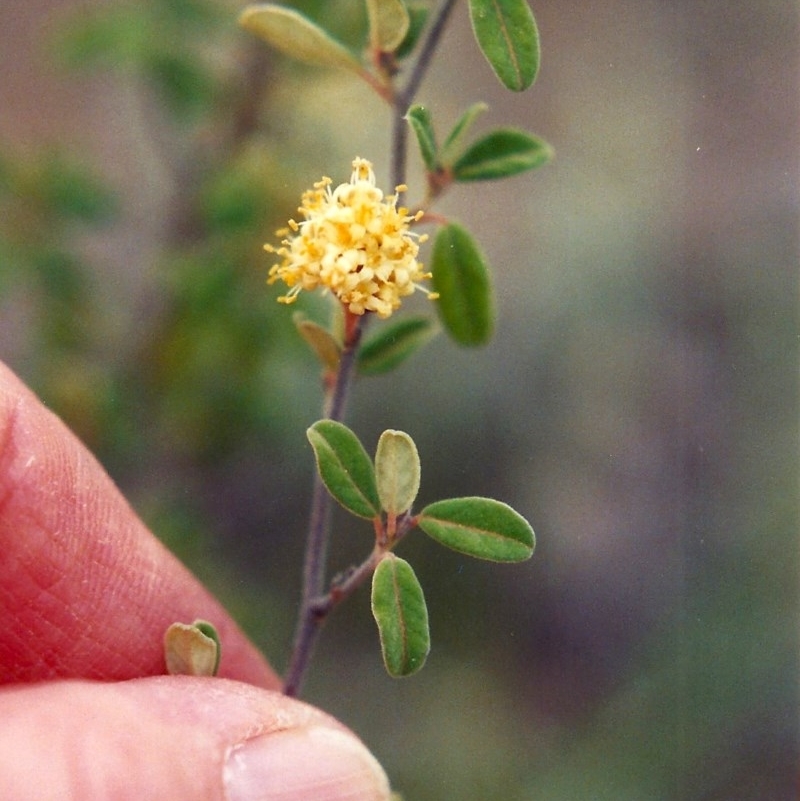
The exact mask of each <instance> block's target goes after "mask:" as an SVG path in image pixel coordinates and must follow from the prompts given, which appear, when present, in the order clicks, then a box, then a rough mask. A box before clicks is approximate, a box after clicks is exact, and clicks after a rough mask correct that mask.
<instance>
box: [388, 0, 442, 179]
mask: <svg viewBox="0 0 800 801" xmlns="http://www.w3.org/2000/svg"><path fill="white" fill-rule="evenodd" d="M456 2H457V0H443V2H442V4H441V5H440V6H439V8H438V9H437V11H436V16H435V17H434V20H433V22H432V23H431V27H430V28H429V29H428V34H427V36H426V37H425V41H424V42H423V43H422V46H421V48H420V51H419V55H418V56H417V60H416V61H415V62H414V66H413V67H412V69H411V74H410V75H409V76H408V80H407V81H406V84H405V86H404V87H403V89H402V90H401V91H400V92H398V93H397V94H396V95H395V97H394V107H393V109H392V180H393V181H394V184H393V185H394V186H400V185H401V184H404V183H405V176H406V156H407V152H408V147H407V143H408V125H407V124H406V120H405V116H406V112H407V111H408V108H409V106H410V105H411V103H412V101H413V100H414V98H415V97H416V94H417V92H418V91H419V87H420V85H421V84H422V80H423V78H424V77H425V73H426V72H427V71H428V68H429V67H430V65H431V60H432V59H433V54H434V53H435V52H436V47H437V46H438V44H439V40H440V39H441V38H442V34H443V33H444V29H445V26H446V25H447V20H448V19H449V18H450V12H451V11H452V10H453V8H454V7H455V4H456Z"/></svg>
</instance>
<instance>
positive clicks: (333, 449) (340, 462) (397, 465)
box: [306, 420, 420, 520]
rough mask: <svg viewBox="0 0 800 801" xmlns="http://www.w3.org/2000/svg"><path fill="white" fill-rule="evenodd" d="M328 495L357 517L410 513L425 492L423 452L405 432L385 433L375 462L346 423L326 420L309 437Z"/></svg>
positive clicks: (313, 429) (318, 423)
mask: <svg viewBox="0 0 800 801" xmlns="http://www.w3.org/2000/svg"><path fill="white" fill-rule="evenodd" d="M306 435H307V437H308V440H309V442H310V443H311V447H312V448H313V449H314V456H315V457H316V460H317V469H318V470H319V474H320V477H321V478H322V481H323V483H324V484H325V486H326V488H327V489H328V492H330V494H331V495H332V496H333V497H334V498H335V499H336V500H337V501H338V502H339V503H340V504H341V505H342V506H343V507H344V508H345V509H347V510H348V511H349V512H351V513H352V514H354V515H356V517H364V518H367V519H368V520H374V519H375V518H379V517H380V515H381V513H382V512H387V513H388V514H392V515H398V514H401V513H403V512H406V511H408V510H409V509H410V508H411V505H412V504H413V503H414V499H415V498H416V497H417V492H418V491H419V481H420V464H419V455H418V454H417V447H416V445H415V444H414V441H413V440H412V439H411V437H409V436H408V434H405V433H404V432H402V431H392V430H388V431H384V432H383V434H381V437H380V439H379V441H378V448H377V450H376V452H375V463H374V464H373V462H372V460H371V459H370V458H369V455H368V454H367V452H366V450H364V446H363V445H362V444H361V442H360V440H359V439H358V437H356V435H355V434H354V433H353V432H352V431H351V430H350V429H349V428H348V427H347V426H345V425H343V424H342V423H337V422H335V421H334V420H320V421H318V422H316V423H314V425H313V426H311V428H309V429H308V431H307V432H306Z"/></svg>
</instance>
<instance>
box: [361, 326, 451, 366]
mask: <svg viewBox="0 0 800 801" xmlns="http://www.w3.org/2000/svg"><path fill="white" fill-rule="evenodd" d="M437 328H438V326H437V325H436V323H435V322H434V321H433V320H431V319H430V317H403V318H401V319H399V320H397V321H396V322H394V323H387V324H386V325H384V326H383V327H382V328H381V329H380V330H379V331H378V333H377V334H375V335H374V336H372V337H371V338H370V339H368V340H367V341H366V342H365V343H364V344H363V345H362V346H361V348H360V349H359V352H358V372H359V374H360V375H379V374H380V373H388V372H389V371H390V370H393V369H394V368H395V367H397V366H398V365H399V364H401V363H402V362H404V361H405V360H406V359H407V358H408V357H409V356H410V355H411V354H412V353H415V352H416V351H417V350H419V348H421V347H422V346H423V345H424V344H425V343H426V342H428V340H430V339H431V338H432V337H433V336H434V335H435V334H436V331H437Z"/></svg>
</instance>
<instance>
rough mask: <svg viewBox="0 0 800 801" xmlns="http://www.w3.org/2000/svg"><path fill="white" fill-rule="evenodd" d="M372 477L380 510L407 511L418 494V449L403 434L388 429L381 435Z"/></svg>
mask: <svg viewBox="0 0 800 801" xmlns="http://www.w3.org/2000/svg"><path fill="white" fill-rule="evenodd" d="M375 475H376V477H377V482H378V497H380V499H381V506H382V507H383V510H384V511H385V512H388V513H389V514H394V515H399V514H401V513H402V512H406V511H408V510H409V509H410V508H411V504H413V503H414V499H415V498H416V497H417V493H418V492H419V479H420V464H419V454H418V453H417V446H416V445H415V444H414V440H413V439H411V437H410V436H409V435H408V434H406V433H405V432H404V431H393V430H392V429H387V430H386V431H384V432H383V434H381V436H380V439H379V440H378V448H377V450H376V451H375Z"/></svg>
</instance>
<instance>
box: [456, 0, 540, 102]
mask: <svg viewBox="0 0 800 801" xmlns="http://www.w3.org/2000/svg"><path fill="white" fill-rule="evenodd" d="M469 15H470V19H471V20H472V29H473V31H474V33H475V39H476V40H477V42H478V46H479V47H480V49H481V52H482V53H483V55H484V56H485V57H486V60H487V61H488V62H489V66H491V68H492V69H493V70H494V73H495V75H497V77H498V78H499V79H500V82H501V83H502V84H503V85H504V86H506V87H507V88H508V89H511V90H512V91H515V92H521V91H522V90H523V89H527V88H528V87H529V86H530V85H531V84H532V83H533V82H534V80H535V79H536V73H537V72H538V71H539V31H538V30H537V28H536V20H535V19H534V18H533V12H532V11H531V9H530V6H529V5H528V3H527V2H526V0H469Z"/></svg>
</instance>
